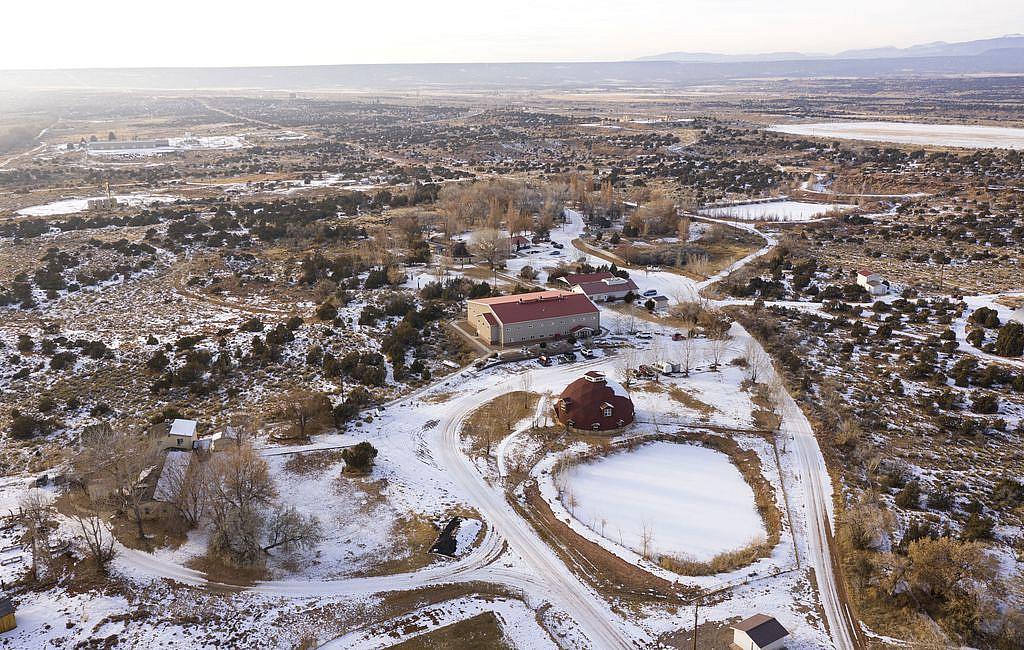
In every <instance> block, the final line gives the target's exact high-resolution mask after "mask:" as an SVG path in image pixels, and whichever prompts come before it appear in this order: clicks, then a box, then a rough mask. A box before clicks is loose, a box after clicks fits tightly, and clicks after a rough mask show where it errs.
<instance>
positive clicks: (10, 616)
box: [0, 596, 18, 634]
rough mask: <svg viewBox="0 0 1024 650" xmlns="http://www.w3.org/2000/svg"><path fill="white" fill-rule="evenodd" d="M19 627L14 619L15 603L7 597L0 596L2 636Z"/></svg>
mask: <svg viewBox="0 0 1024 650" xmlns="http://www.w3.org/2000/svg"><path fill="white" fill-rule="evenodd" d="M16 627H18V621H17V620H16V619H15V618H14V603H12V602H11V599H10V598H8V597H7V596H0V634H2V633H4V632H10V631H11V630H13V629H14V628H16Z"/></svg>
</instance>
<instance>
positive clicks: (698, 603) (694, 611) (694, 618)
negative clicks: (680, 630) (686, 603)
mask: <svg viewBox="0 0 1024 650" xmlns="http://www.w3.org/2000/svg"><path fill="white" fill-rule="evenodd" d="M699 609H700V597H698V598H697V602H696V603H694V605H693V650H697V611H698V610H699Z"/></svg>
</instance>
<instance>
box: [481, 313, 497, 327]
mask: <svg viewBox="0 0 1024 650" xmlns="http://www.w3.org/2000/svg"><path fill="white" fill-rule="evenodd" d="M483 316H484V320H485V321H487V324H488V325H490V326H491V327H494V326H495V325H497V324H498V321H497V320H496V319H495V318H494V314H492V313H491V312H489V311H485V312H484V314H483Z"/></svg>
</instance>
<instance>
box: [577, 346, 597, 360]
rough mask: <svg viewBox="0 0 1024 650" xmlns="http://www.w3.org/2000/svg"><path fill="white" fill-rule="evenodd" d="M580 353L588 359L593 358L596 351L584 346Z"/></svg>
mask: <svg viewBox="0 0 1024 650" xmlns="http://www.w3.org/2000/svg"><path fill="white" fill-rule="evenodd" d="M580 354H582V355H583V356H584V357H585V358H587V359H591V358H593V356H594V351H593V350H591V349H590V348H583V349H582V350H580Z"/></svg>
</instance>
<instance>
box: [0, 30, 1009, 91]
mask: <svg viewBox="0 0 1024 650" xmlns="http://www.w3.org/2000/svg"><path fill="white" fill-rule="evenodd" d="M669 56H678V57H689V58H680V59H678V60H667V59H666V58H665V57H669ZM701 57H703V58H701ZM777 57H782V58H777ZM956 75H1024V36H1005V37H1003V38H993V39H987V40H983V41H970V42H967V43H929V44H927V45H917V46H914V47H908V48H903V49H900V48H881V49H873V50H855V51H850V52H844V53H840V54H837V55H833V56H819V57H816V56H813V55H804V54H798V53H789V52H776V53H772V54H762V55H753V56H729V55H718V54H699V53H675V54H673V55H668V54H666V55H661V56H660V57H650V58H649V60H642V61H609V62H587V63H558V62H551V63H433V64H431V63H424V64H381V65H321V66H279V67H240V68H103V69H73V70H0V90H26V91H30V90H61V89H75V90H83V89H88V90H103V89H147V90H156V89H166V90H201V89H246V90H291V91H306V90H329V89H361V90H362V89H365V90H370V91H373V90H402V91H407V90H415V89H420V88H428V89H438V88H475V89H481V88H482V89H491V90H493V91H494V92H501V91H503V90H508V89H533V88H557V89H576V88H595V87H596V88H635V87H640V86H642V87H660V88H679V87H685V86H688V85H693V84H707V83H728V82H730V81H731V80H737V79H757V78H763V79H782V78H784V79H815V78H911V77H919V78H921V77H930V78H934V77H944V76H956Z"/></svg>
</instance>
